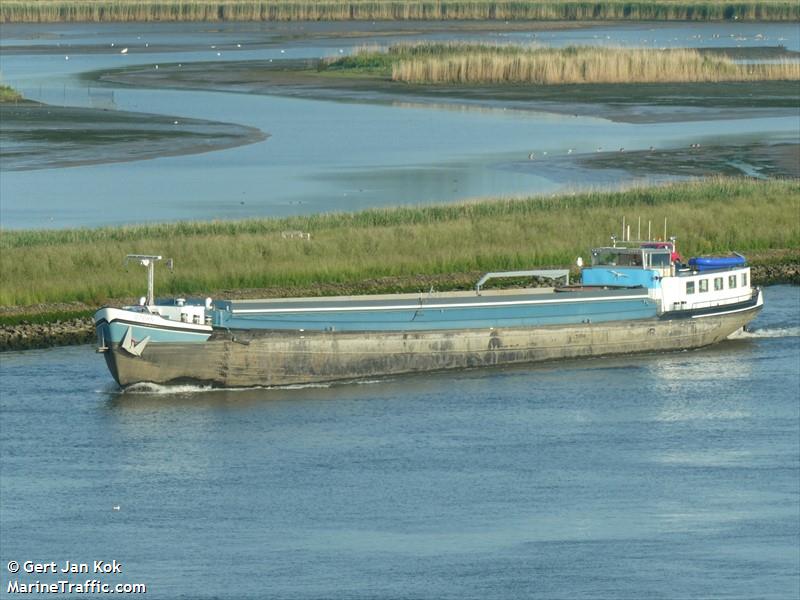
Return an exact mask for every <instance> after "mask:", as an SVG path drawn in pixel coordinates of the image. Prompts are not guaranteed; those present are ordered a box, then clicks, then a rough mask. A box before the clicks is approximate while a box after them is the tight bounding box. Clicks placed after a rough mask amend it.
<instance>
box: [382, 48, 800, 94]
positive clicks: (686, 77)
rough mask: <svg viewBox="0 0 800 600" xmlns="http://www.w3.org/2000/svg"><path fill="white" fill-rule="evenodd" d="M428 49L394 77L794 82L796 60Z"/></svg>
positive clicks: (398, 66) (398, 56) (404, 60)
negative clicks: (748, 61) (757, 61)
mask: <svg viewBox="0 0 800 600" xmlns="http://www.w3.org/2000/svg"><path fill="white" fill-rule="evenodd" d="M429 46H431V48H430V49H429V51H428V52H424V53H418V54H417V55H414V56H409V54H408V52H407V51H397V50H394V49H393V48H390V49H389V50H388V54H389V55H390V56H394V57H395V60H394V62H393V63H392V73H391V77H392V80H394V81H402V82H407V83H424V84H451V83H452V84H455V83H472V84H483V83H486V84H493V83H520V84H540V85H556V84H576V83H654V82H659V83H664V82H704V83H708V82H721V81H777V80H782V81H796V80H800V62H798V61H796V60H790V59H786V60H781V61H775V62H770V63H761V64H741V63H736V62H734V61H733V60H731V59H730V58H727V57H725V56H720V55H715V54H711V53H701V52H698V51H697V50H693V49H686V48H679V49H664V50H657V49H639V48H605V47H588V46H580V47H575V46H573V47H568V48H524V47H519V46H516V47H509V46H498V47H496V48H492V47H487V46H485V45H481V46H475V47H472V46H469V45H460V46H461V47H459V45H458V44H455V45H448V44H429Z"/></svg>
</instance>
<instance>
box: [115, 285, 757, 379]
mask: <svg viewBox="0 0 800 600" xmlns="http://www.w3.org/2000/svg"><path fill="white" fill-rule="evenodd" d="M760 308H761V302H760V299H759V302H758V303H757V304H756V305H755V306H750V307H746V308H741V309H736V310H727V311H723V312H721V313H720V314H714V313H711V314H696V315H685V316H684V317H685V318H666V319H665V318H648V319H640V320H629V321H615V322H607V323H577V324H571V325H563V324H562V325H544V326H534V327H515V328H487V329H474V328H472V329H453V330H435V331H406V332H402V331H398V332H394V331H376V332H364V331H362V332H341V331H296V330H295V331H287V330H231V329H215V330H214V332H213V333H212V335H211V336H210V337H209V338H208V340H207V341H205V342H202V343H199V344H198V343H191V342H174V343H171V342H162V343H154V344H150V345H148V346H147V347H146V348H144V350H143V351H142V352H141V354H140V355H132V354H131V353H130V352H127V351H126V350H125V349H124V348H122V347H121V345H120V344H119V343H113V344H110V345H109V347H108V348H107V349H106V350H105V353H104V354H105V358H106V361H107V364H108V367H109V370H110V371H111V373H112V375H113V376H114V379H116V381H117V382H118V383H119V384H120V385H122V386H128V385H131V384H134V383H140V382H152V383H158V384H173V383H184V382H193V383H201V384H209V385H213V386H220V387H249V386H282V385H294V384H308V383H322V382H332V381H342V380H357V379H363V378H373V377H381V376H391V375H399V374H403V373H418V372H427V371H443V370H449V369H467V368H475V367H490V366H497V365H515V364H524V363H535V362H540V361H549V360H557V359H565V358H579V357H597V356H608V355H619V354H632V353H641V352H658V351H674V350H682V349H690V348H699V347H702V346H708V345H711V344H714V343H717V342H719V341H721V340H724V339H725V338H727V337H728V336H729V335H731V334H732V333H734V332H736V331H737V330H739V329H741V328H742V327H743V326H744V325H746V324H747V323H748V322H750V321H751V320H752V319H753V318H754V317H755V315H756V314H757V313H758V311H759V310H760Z"/></svg>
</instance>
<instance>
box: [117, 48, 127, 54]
mask: <svg viewBox="0 0 800 600" xmlns="http://www.w3.org/2000/svg"><path fill="white" fill-rule="evenodd" d="M119 53H120V54H127V53H128V49H127V48H123V49H122V50H120V51H119Z"/></svg>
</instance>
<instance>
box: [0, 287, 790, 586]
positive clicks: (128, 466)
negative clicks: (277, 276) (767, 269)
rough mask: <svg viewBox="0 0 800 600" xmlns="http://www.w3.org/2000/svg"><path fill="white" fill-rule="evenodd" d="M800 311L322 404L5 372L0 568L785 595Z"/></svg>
mask: <svg viewBox="0 0 800 600" xmlns="http://www.w3.org/2000/svg"><path fill="white" fill-rule="evenodd" d="M798 309H800V288H797V287H789V286H775V287H770V288H767V290H766V307H765V310H764V312H763V313H762V314H761V315H760V316H759V317H758V319H757V321H756V322H755V323H754V326H753V331H752V332H751V333H749V334H745V335H744V336H743V337H741V338H739V339H736V340H731V341H728V342H725V343H722V344H719V345H717V346H715V347H712V348H708V349H704V350H700V351H694V352H681V353H668V354H653V355H644V356H634V357H624V358H615V359H599V360H587V361H568V362H558V363H552V364H547V365H543V366H537V367H527V368H514V369H495V370H491V369H490V370H474V371H464V372H459V373H444V374H437V375H432V376H430V375H426V376H410V377H400V378H395V379H391V380H386V381H376V382H366V383H362V384H350V385H341V386H334V387H319V388H300V389H283V390H239V391H213V392H201V391H198V390H194V391H189V390H184V391H183V392H180V391H179V392H177V393H163V392H164V390H160V391H159V393H136V394H131V393H124V394H119V393H118V392H116V391H114V387H113V386H112V385H110V384H109V381H110V377H109V375H108V373H107V372H106V370H105V366H104V365H103V363H102V360H101V359H100V357H98V356H97V355H96V354H94V352H93V349H92V348H90V347H75V348H62V349H53V350H46V351H31V352H19V353H9V354H4V355H2V358H1V359H0V360H2V362H1V363H0V366H1V367H2V368H1V370H0V375H1V376H2V377H0V433H1V434H2V435H1V436H0V449H1V450H2V452H1V453H0V459H1V460H2V463H0V466H1V467H2V468H1V469H0V492H2V493H0V529H1V530H2V537H1V538H0V539H1V540H2V541H0V565H2V566H3V568H4V569H5V566H6V564H7V562H8V561H10V560H18V561H24V560H27V559H31V560H37V561H41V562H44V561H51V560H55V561H56V562H59V563H60V562H62V561H64V560H67V559H69V560H71V561H73V562H91V561H92V560H108V561H110V560H112V559H116V560H118V561H119V562H121V563H122V564H123V574H122V575H114V576H100V577H98V579H101V580H102V581H104V582H107V583H135V582H143V583H146V584H147V585H148V593H147V597H148V598H262V597H270V598H520V597H535V598H547V599H560V598H565V599H566V598H604V599H605V598H608V599H611V598H615V599H616V598H644V597H648V598H668V599H676V600H677V599H685V598H753V597H758V598H776V599H777V598H781V599H783V598H795V597H797V595H798V593H799V592H800V566H799V565H800V549H799V548H800V406H799V404H800V401H799V400H798V389H800V311H799V310H798ZM114 506H119V507H120V510H119V511H115V510H113V507H114ZM61 578H63V576H62V577H61ZM85 578H86V577H85V576H83V575H80V576H76V577H75V580H76V581H83V580H84V579H85ZM36 579H39V580H41V581H42V582H51V581H56V580H57V579H58V578H57V577H53V576H49V575H37V576H20V577H19V580H20V581H33V580H36ZM2 581H3V583H4V586H3V588H2V592H0V594H3V597H6V588H5V584H6V582H7V581H8V573H6V572H5V571H4V577H3V580H2ZM9 597H11V596H9Z"/></svg>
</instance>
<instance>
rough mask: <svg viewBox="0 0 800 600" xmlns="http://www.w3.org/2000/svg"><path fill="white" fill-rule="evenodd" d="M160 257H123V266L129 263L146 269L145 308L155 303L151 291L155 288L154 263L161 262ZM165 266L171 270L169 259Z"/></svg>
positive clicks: (143, 255)
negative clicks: (134, 263)
mask: <svg viewBox="0 0 800 600" xmlns="http://www.w3.org/2000/svg"><path fill="white" fill-rule="evenodd" d="M161 259H162V257H161V256H157V255H155V254H128V256H126V257H125V262H124V264H125V265H127V264H128V263H129V262H138V263H139V264H140V265H142V266H143V267H147V302H146V303H145V304H146V306H152V305H153V304H154V303H155V300H154V298H153V290H154V287H155V273H156V262H157V261H159V260H161ZM167 266H168V267H169V268H170V270H172V259H171V258H170V259H169V260H168V261H167Z"/></svg>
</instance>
